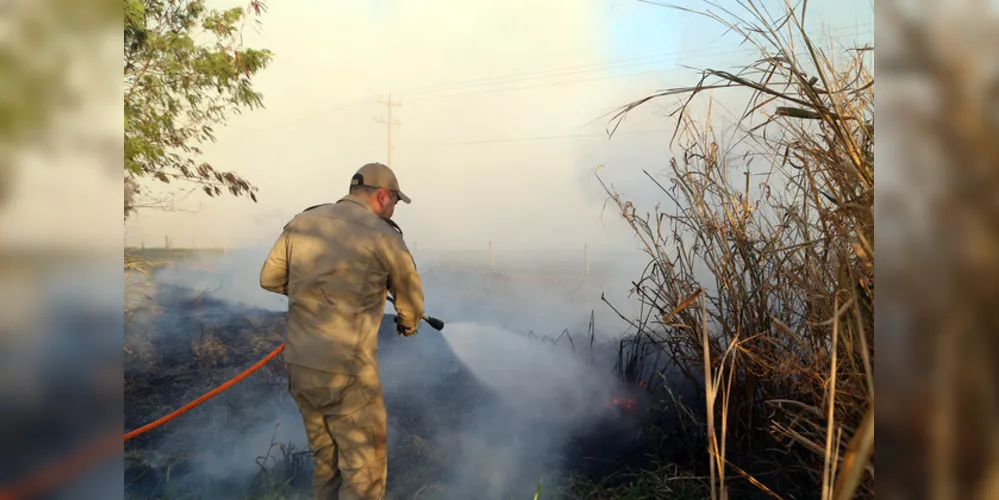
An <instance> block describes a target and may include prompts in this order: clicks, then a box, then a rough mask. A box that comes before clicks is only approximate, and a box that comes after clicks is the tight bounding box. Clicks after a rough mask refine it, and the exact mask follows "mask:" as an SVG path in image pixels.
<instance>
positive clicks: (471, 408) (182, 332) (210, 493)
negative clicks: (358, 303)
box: [124, 284, 670, 498]
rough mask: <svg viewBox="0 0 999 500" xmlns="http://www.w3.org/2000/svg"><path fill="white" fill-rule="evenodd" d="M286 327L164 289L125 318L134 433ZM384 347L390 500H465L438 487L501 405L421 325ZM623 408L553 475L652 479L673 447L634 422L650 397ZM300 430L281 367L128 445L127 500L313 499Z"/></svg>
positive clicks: (385, 333) (259, 313)
mask: <svg viewBox="0 0 999 500" xmlns="http://www.w3.org/2000/svg"><path fill="white" fill-rule="evenodd" d="M283 321H284V314H283V313H280V312H274V311H269V310H265V309H261V308H256V307H251V306H244V305H241V304H237V303H232V302H225V301H222V300H218V299H216V298H213V297H212V295H211V294H210V293H201V292H195V291H192V290H189V289H184V288H179V287H173V286H169V285H162V284H158V285H156V290H155V291H154V292H153V293H146V297H145V300H144V301H140V303H139V305H138V306H135V307H132V308H131V309H130V310H129V312H128V313H127V314H126V328H125V357H124V365H125V366H124V368H125V369H124V376H125V383H124V408H125V410H124V421H125V429H127V430H131V429H135V428H138V427H140V426H142V425H144V424H146V423H148V422H150V421H152V420H155V419H156V418H159V417H161V416H163V415H165V414H167V413H169V412H171V411H173V410H175V409H176V408H178V407H180V406H181V405H183V404H185V403H186V402H188V401H191V400H193V399H195V398H197V397H198V396H200V395H202V394H204V393H205V392H208V391H209V390H211V389H212V388H214V387H216V386H218V385H219V384H221V383H223V382H225V381H227V380H229V379H231V378H232V377H234V376H236V375H237V374H238V373H239V372H241V371H242V370H244V369H246V368H247V367H249V366H251V365H252V364H254V363H256V362H257V361H258V360H260V359H261V358H262V357H264V356H266V355H267V353H269V352H270V351H271V350H273V349H274V348H275V347H276V346H277V345H279V344H280V343H281V341H282V340H283ZM414 339H415V340H414ZM379 344H380V345H379V357H380V359H381V365H382V366H381V367H382V372H383V375H382V377H383V386H384V391H385V400H386V406H387V410H388V413H389V487H390V494H391V493H394V494H395V495H396V496H395V498H399V497H402V498H411V497H412V496H413V495H414V494H417V493H419V494H420V495H421V498H440V497H441V496H446V497H448V498H460V497H461V496H460V495H458V494H456V493H452V494H451V495H450V496H449V495H446V494H445V492H444V490H443V489H442V487H440V484H441V483H443V482H447V481H449V480H452V479H453V478H452V475H453V471H454V470H456V469H457V468H460V467H462V465H463V464H462V463H460V461H461V459H462V458H461V457H462V455H461V453H459V451H458V450H455V449H454V448H455V446H456V445H455V441H454V439H455V438H454V437H453V436H451V435H450V434H451V433H453V430H454V429H462V428H464V427H465V426H466V424H468V423H469V422H470V421H471V420H472V419H474V418H480V419H481V418H482V415H483V414H489V413H490V412H494V413H496V414H502V411H501V406H502V403H501V402H499V401H498V400H497V399H496V398H495V397H494V395H493V394H492V393H491V391H490V390H489V389H488V388H487V387H486V386H485V385H484V384H482V383H481V382H480V381H478V380H477V379H476V378H475V377H474V376H472V375H471V374H470V373H469V372H468V371H467V370H466V369H465V368H464V367H463V366H462V364H461V363H460V362H459V361H458V360H457V358H456V357H455V356H454V353H453V352H451V350H450V347H449V346H448V345H447V343H446V342H445V341H444V340H443V339H442V338H440V336H439V334H437V332H434V331H433V330H431V329H430V328H428V327H426V326H424V327H423V328H422V329H421V333H420V335H418V336H417V337H415V338H412V339H406V338H402V337H399V336H397V335H395V334H394V333H393V329H392V324H391V316H388V315H387V316H386V320H385V322H384V323H383V328H382V330H381V331H380V340H379ZM599 348H600V347H598V349H599ZM616 348H617V347H616V345H615V346H608V347H606V349H608V350H609V351H614V350H616ZM607 354H608V355H610V354H613V353H611V352H608V353H607ZM625 400H628V401H629V402H630V403H629V405H628V407H625V405H624V404H621V405H620V411H619V412H617V413H615V414H614V415H613V416H612V417H610V418H608V419H606V421H604V422H601V423H600V424H599V425H597V426H595V427H593V426H591V427H588V428H586V429H577V430H574V431H572V432H570V433H569V435H568V437H567V440H566V442H565V444H564V446H561V447H560V448H561V453H560V455H559V456H558V461H559V463H552V464H551V465H552V467H565V468H567V469H568V470H569V472H572V473H575V474H578V475H580V476H582V477H585V478H587V479H588V480H592V481H603V480H604V479H605V478H607V477H613V475H614V473H615V472H618V471H620V470H621V469H622V468H643V467H646V466H648V465H649V460H650V458H649V457H650V456H652V455H653V454H655V453H657V451H658V452H660V453H659V455H660V456H661V455H662V453H661V450H662V447H663V446H664V445H665V446H668V444H664V443H663V442H662V439H661V438H660V437H655V435H654V434H649V433H648V432H647V429H643V427H642V426H641V425H640V422H637V418H638V416H639V415H642V414H644V410H645V409H647V408H648V407H649V405H650V403H649V402H648V401H647V400H646V399H643V391H641V390H638V389H637V388H636V389H635V390H634V392H633V393H630V394H622V398H621V401H620V403H623V402H624V401H625ZM609 404H613V403H609ZM299 418H300V417H299V416H298V414H297V409H296V408H295V407H294V403H293V401H292V400H291V398H290V396H288V394H287V379H286V374H285V370H284V366H283V363H281V362H280V357H279V358H277V359H275V360H274V361H272V362H271V363H268V364H267V365H265V366H264V367H263V368H261V369H260V370H259V371H258V372H257V373H255V374H253V375H251V376H250V377H248V378H247V379H245V380H243V381H242V382H240V383H239V384H237V385H236V386H234V387H233V388H232V389H230V390H228V391H226V392H225V393H223V394H221V395H219V396H217V397H215V398H213V399H211V400H209V401H208V402H206V403H204V404H203V405H201V406H200V407H198V408H195V409H194V410H191V411H190V412H188V413H186V414H184V415H182V416H180V417H179V418H178V419H176V420H174V421H172V422H169V423H167V424H166V425H164V426H163V427H160V428H158V429H155V430H153V431H150V432H148V433H146V434H144V435H142V436H139V437H138V438H135V439H133V440H130V441H128V442H126V445H125V492H126V498H162V497H164V496H168V497H171V498H173V497H177V496H180V497H184V498H262V497H268V495H270V496H269V497H271V498H294V497H295V495H302V494H307V493H308V489H309V482H310V475H311V462H310V460H309V457H308V455H307V451H306V450H307V448H305V447H306V442H305V439H304V431H303V430H302V428H301V421H300V420H299ZM660 423H661V424H662V425H667V426H668V425H670V424H669V423H668V422H660ZM544 425H545V424H543V423H538V424H537V425H536V426H535V428H532V429H531V434H532V435H536V433H538V432H539V431H538V428H537V427H539V426H540V427H541V431H540V433H541V435H544V429H543V426H544ZM556 425H557V424H556ZM551 431H552V433H562V432H564V429H556V428H552V429H551ZM506 432H509V431H508V429H507V428H505V427H497V428H496V429H494V430H492V431H490V430H489V429H486V430H484V431H482V439H483V440H484V441H485V442H486V443H495V444H496V445H497V446H499V445H501V444H503V443H504V442H506V441H509V440H510V439H516V438H517V437H516V436H509V435H505V434H504V433H506ZM487 446H488V444H487ZM466 453H467V451H466ZM538 474H539V475H540V474H541V472H540V471H539V472H538ZM610 481H612V482H613V479H611V480H610ZM546 484H547V480H546ZM465 488H466V490H465V491H467V489H468V488H472V490H473V491H484V490H479V489H476V488H474V487H472V486H469V485H467V484H466V485H465ZM531 493H533V492H531ZM185 495H190V496H185ZM529 497H530V493H529V494H527V495H526V496H525V498H529Z"/></svg>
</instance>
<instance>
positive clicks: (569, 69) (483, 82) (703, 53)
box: [395, 23, 871, 96]
mask: <svg viewBox="0 0 999 500" xmlns="http://www.w3.org/2000/svg"><path fill="white" fill-rule="evenodd" d="M870 25H871V23H864V24H859V25H851V26H840V27H838V28H833V29H830V30H828V31H829V32H840V31H843V30H847V29H853V30H858V29H859V28H860V27H863V26H870ZM870 33H871V31H866V32H861V31H859V30H858V31H854V32H853V33H845V34H843V35H840V36H839V37H837V38H843V37H847V36H851V35H854V36H855V35H861V34H870ZM737 47H738V46H729V47H726V48H725V49H723V50H719V48H718V47H705V48H701V49H694V50H683V51H679V50H678V51H672V52H664V53H659V54H650V55H645V56H638V57H629V58H622V59H616V60H612V61H608V62H603V63H590V64H580V65H573V66H564V67H560V68H553V69H549V70H542V71H536V72H527V73H517V74H513V75H504V76H498V77H491V78H483V79H475V80H466V81H463V82H456V83H446V84H441V85H432V86H424V87H416V88H410V89H402V90H396V91H395V92H396V93H398V94H403V95H409V96H413V95H419V94H428V93H435V92H441V91H449V90H461V89H465V88H474V87H481V86H490V85H495V84H503V83H516V82H522V81H530V80H537V79H545V78H552V77H562V76H573V75H579V74H585V73H592V72H595V71H605V70H609V69H621V68H629V67H636V66H639V67H640V66H648V65H652V64H660V63H668V62H678V61H679V60H680V59H685V58H686V57H684V56H694V57H696V58H702V57H713V56H719V55H729V54H738V53H744V52H752V51H757V49H755V48H752V47H748V48H737ZM648 59H652V60H648Z"/></svg>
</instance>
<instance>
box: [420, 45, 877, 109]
mask: <svg viewBox="0 0 999 500" xmlns="http://www.w3.org/2000/svg"><path fill="white" fill-rule="evenodd" d="M868 33H870V32H868ZM751 52H756V49H753V48H747V49H742V50H738V51H729V52H716V53H713V54H707V56H708V57H710V56H715V55H728V54H739V53H751ZM800 55H801V56H806V55H807V53H804V52H802V53H801V54H800ZM674 62H679V61H678V60H677V61H674ZM666 69H668V68H658V69H653V70H647V71H640V72H632V73H625V74H618V75H604V76H597V77H592V78H577V79H572V80H559V81H549V82H544V83H536V84H533V85H520V86H506V87H503V86H501V87H496V88H491V89H484V90H470V91H465V92H461V91H460V90H461V89H455V90H459V91H458V92H453V93H450V94H442V95H430V96H417V97H413V99H412V100H414V101H434V100H439V99H447V98H452V97H461V96H466V95H475V94H491V93H496V92H509V91H516V90H526V89H533V88H540V87H550V86H560V85H568V84H573V83H582V82H593V81H601V80H614V79H619V78H629V77H635V76H642V75H651V74H657V73H662V72H663V71H664V70H666Z"/></svg>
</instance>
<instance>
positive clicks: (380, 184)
mask: <svg viewBox="0 0 999 500" xmlns="http://www.w3.org/2000/svg"><path fill="white" fill-rule="evenodd" d="M350 185H351V187H353V186H369V187H375V188H382V189H388V190H389V191H395V193H396V194H398V195H399V199H400V200H401V201H402V202H404V203H410V202H412V200H410V199H409V196H406V195H405V194H403V192H402V191H401V190H400V189H399V180H398V179H396V177H395V172H393V171H392V169H391V168H389V167H388V166H387V165H383V164H381V163H368V164H367V165H364V166H363V167H361V168H360V169H358V170H357V173H356V174H354V177H352V178H351V179H350Z"/></svg>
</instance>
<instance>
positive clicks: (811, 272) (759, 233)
mask: <svg viewBox="0 0 999 500" xmlns="http://www.w3.org/2000/svg"><path fill="white" fill-rule="evenodd" d="M739 5H740V6H741V7H742V8H743V10H744V11H745V13H746V15H745V17H743V16H741V15H737V14H735V13H733V12H732V11H730V10H726V9H722V8H720V7H719V8H718V10H720V11H721V12H723V13H722V14H711V13H706V14H705V15H708V16H711V17H712V18H713V19H715V20H717V21H718V22H721V23H723V24H724V25H726V26H727V27H728V28H729V29H730V30H731V31H733V32H735V33H737V34H739V35H741V36H742V37H743V38H745V40H746V41H748V42H750V43H753V44H754V45H755V46H756V47H757V48H758V49H759V52H760V58H759V60H757V61H755V62H753V63H752V64H750V65H748V66H747V67H746V68H744V69H743V70H742V71H739V72H729V71H721V70H706V71H704V74H703V78H702V79H701V81H700V82H699V84H698V85H696V86H694V87H689V88H678V89H671V90H667V91H663V92H659V93H656V94H654V95H652V96H649V97H648V98H646V99H642V100H641V101H638V102H634V103H631V104H629V105H628V106H626V107H625V108H623V109H622V110H621V112H620V114H619V115H618V116H617V117H616V118H618V119H619V118H622V117H623V116H624V115H626V114H627V113H628V112H629V111H631V110H632V109H634V108H635V107H637V106H640V105H642V104H643V103H645V102H648V101H651V100H653V99H663V98H669V97H673V98H679V99H680V104H679V106H678V107H677V109H676V111H675V112H674V113H673V114H672V115H671V116H672V117H673V118H674V119H675V120H676V124H677V127H676V134H675V135H674V137H673V139H674V150H675V151H678V153H677V154H676V155H675V157H674V158H672V160H671V161H670V168H669V172H668V174H667V176H665V177H666V179H663V180H661V178H660V177H659V176H655V175H652V174H650V173H649V172H646V175H647V176H648V177H649V182H650V186H654V187H655V188H657V189H659V190H661V193H662V196H663V197H664V198H665V200H664V201H668V203H663V205H665V206H668V207H670V208H669V209H667V210H662V211H661V210H660V209H658V208H657V209H656V211H655V213H654V214H651V215H650V214H646V215H641V214H640V213H639V211H638V209H637V207H636V206H635V205H634V204H632V203H631V202H630V201H627V200H625V199H623V198H622V196H620V195H619V194H618V193H617V192H616V191H615V190H614V189H613V188H611V187H608V186H607V185H606V184H603V181H602V180H601V183H602V184H603V185H604V188H605V190H606V191H607V193H608V195H609V196H610V197H611V199H612V200H613V201H614V202H616V204H617V207H618V208H619V209H620V212H621V215H622V217H623V218H624V219H625V220H626V221H627V222H628V223H629V224H630V225H631V227H632V228H633V229H634V232H635V234H636V235H637V236H639V238H640V239H641V242H642V245H643V247H644V249H645V251H646V252H647V253H648V255H649V257H650V258H651V264H650V266H649V267H648V268H647V271H646V273H645V274H644V275H643V276H642V277H641V279H640V280H638V281H637V282H636V283H635V285H636V289H635V293H636V294H637V296H638V297H639V298H640V300H641V301H642V302H643V306H644V307H646V308H648V309H650V310H652V311H654V314H653V315H652V316H651V317H649V318H645V319H644V320H642V321H640V322H639V323H637V324H636V326H637V328H638V332H637V333H636V336H635V338H634V339H632V342H633V343H634V344H636V345H640V346H642V349H638V348H633V349H631V352H632V353H633V355H634V356H636V357H637V356H640V355H639V354H635V353H639V352H642V353H647V352H648V348H649V347H650V346H651V347H654V350H655V351H657V352H658V353H659V354H661V355H665V356H667V357H668V358H669V360H670V361H671V362H672V363H673V364H674V365H675V366H676V367H677V368H678V369H680V370H681V371H682V372H683V373H684V374H686V375H687V377H688V378H689V379H690V380H692V381H694V382H695V383H697V384H699V385H700V387H701V388H702V389H703V394H704V397H705V401H706V406H705V407H704V409H703V411H702V412H701V414H702V415H704V421H703V422H702V424H703V425H705V426H706V437H707V441H708V443H707V450H708V453H707V456H708V466H707V467H706V469H708V471H709V472H708V474H709V475H710V481H711V496H712V498H727V496H728V495H729V487H730V485H731V483H734V482H735V480H734V479H733V478H734V477H735V478H738V480H739V481H742V482H743V483H742V484H744V485H752V487H753V488H756V489H759V490H761V491H763V492H765V493H766V494H769V495H770V496H772V497H776V498H780V497H781V495H782V492H801V491H806V492H808V496H809V497H811V496H813V495H814V496H819V493H821V497H822V498H823V499H825V498H837V499H838V498H849V497H853V496H863V497H873V495H874V465H873V449H874V373H873V365H874V210H873V208H874V78H873V73H872V71H871V70H870V61H869V58H870V56H871V54H872V48H870V47H857V48H852V49H849V50H842V51H840V53H839V54H837V55H838V56H841V57H844V56H845V59H844V60H843V61H842V62H840V63H835V62H834V61H832V60H831V56H830V55H829V51H828V50H823V49H822V48H820V47H819V44H818V43H817V40H815V39H813V38H812V37H811V36H809V34H808V33H807V32H806V31H805V30H804V28H803V25H804V23H803V20H802V16H803V15H804V10H805V7H806V6H802V7H800V8H798V9H793V8H788V10H787V11H786V13H785V15H783V16H781V17H780V18H774V17H772V16H770V15H769V14H768V13H767V12H766V11H765V10H764V9H762V8H761V7H759V6H758V5H757V4H756V3H755V2H753V1H751V0H744V1H742V2H740V4H739ZM705 91H713V92H731V91H736V92H740V91H741V92H744V93H745V95H746V97H747V103H746V104H747V105H746V108H745V112H744V114H742V116H740V117H737V119H736V120H734V122H733V123H729V124H727V125H729V126H730V127H731V128H730V129H729V130H730V131H731V132H732V133H731V134H726V135H725V138H724V139H723V138H722V137H721V135H722V134H721V132H718V130H722V129H724V127H721V128H716V126H715V124H714V123H713V122H714V121H716V120H715V119H714V117H713V116H712V113H713V112H715V110H712V104H711V100H710V99H709V100H708V102H707V103H706V106H704V107H703V108H702V109H701V110H700V112H697V111H695V110H694V107H693V104H694V103H695V102H696V98H697V97H699V96H700V95H702V94H703V93H705ZM641 356H646V357H645V358H644V359H643V360H636V359H633V360H632V362H633V363H635V362H637V363H639V364H641V363H642V362H643V361H646V362H647V359H648V357H647V354H641ZM778 446H779V449H778V450H776V451H775V450H774V448H775V447H778ZM768 469H769V470H770V474H768V473H764V472H761V471H766V470H768ZM752 471H756V472H755V473H754V472H752ZM782 477H783V478H784V479H781V478H782ZM788 478H790V479H788Z"/></svg>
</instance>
